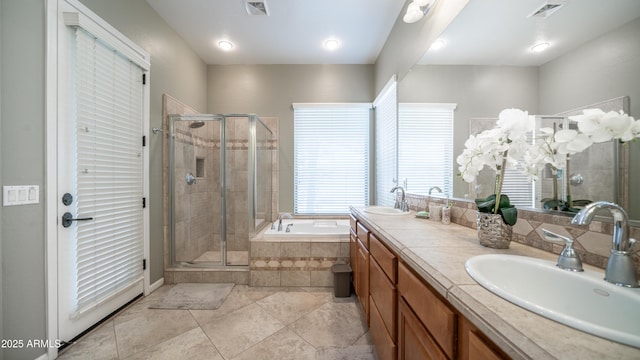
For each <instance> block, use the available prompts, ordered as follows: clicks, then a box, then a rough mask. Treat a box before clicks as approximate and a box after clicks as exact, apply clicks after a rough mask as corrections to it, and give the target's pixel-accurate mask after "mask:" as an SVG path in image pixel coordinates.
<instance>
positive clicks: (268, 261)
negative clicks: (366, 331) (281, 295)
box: [249, 229, 349, 287]
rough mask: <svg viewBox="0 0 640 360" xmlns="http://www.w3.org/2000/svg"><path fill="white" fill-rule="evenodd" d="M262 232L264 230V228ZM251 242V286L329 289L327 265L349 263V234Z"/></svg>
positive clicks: (262, 238)
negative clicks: (317, 287)
mask: <svg viewBox="0 0 640 360" xmlns="http://www.w3.org/2000/svg"><path fill="white" fill-rule="evenodd" d="M265 230H266V229H265ZM263 233H264V231H263V232H261V233H260V234H258V235H257V236H256V237H255V238H253V239H252V240H251V246H250V253H249V269H250V273H251V275H250V281H249V284H250V285H251V286H319V287H330V286H333V273H332V272H331V266H333V264H335V263H336V262H342V263H348V262H349V234H348V233H347V234H345V235H324V236H306V235H298V236H295V237H291V236H282V237H277V236H269V237H266V236H264V234H263Z"/></svg>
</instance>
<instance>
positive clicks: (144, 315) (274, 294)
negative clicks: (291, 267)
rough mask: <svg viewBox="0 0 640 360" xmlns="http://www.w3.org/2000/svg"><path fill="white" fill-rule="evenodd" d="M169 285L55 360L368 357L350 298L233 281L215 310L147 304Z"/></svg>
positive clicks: (315, 290) (353, 359) (328, 292)
mask: <svg viewBox="0 0 640 360" xmlns="http://www.w3.org/2000/svg"><path fill="white" fill-rule="evenodd" d="M171 286H172V285H165V286H163V287H162V288H160V289H158V290H157V291H155V292H154V293H152V294H151V295H149V296H148V297H146V298H143V299H140V300H138V301H137V302H136V303H134V304H133V305H131V306H130V307H128V308H127V309H125V310H123V311H122V312H121V313H119V314H118V315H116V316H115V317H114V318H113V319H110V320H109V321H107V322H105V323H104V324H102V325H101V326H99V327H98V328H96V329H95V330H93V331H92V332H91V333H89V334H87V335H86V336H84V337H83V338H82V339H80V340H79V341H77V342H76V343H75V344H73V345H72V346H69V347H68V348H67V349H65V350H63V351H62V352H61V354H60V356H59V359H64V360H68V359H82V360H86V359H95V360H98V359H126V360H134V359H136V360H138V359H153V360H163V359H171V360H176V359H189V360H199V359H203V360H205V359H207V360H244V359H247V360H254V359H278V360H287V359H292V360H294V359H295V360H304V359H312V360H343V359H344V360H369V359H372V360H375V359H376V356H375V351H374V349H373V346H371V339H370V337H369V333H368V332H367V327H366V324H365V323H364V321H363V320H362V313H361V309H360V307H359V306H358V302H357V300H356V298H355V296H352V297H350V298H334V297H333V293H332V289H331V288H265V287H249V286H246V285H236V286H235V287H234V288H233V290H232V292H231V294H230V295H229V296H228V297H227V299H226V300H225V302H224V303H223V304H222V306H221V307H220V308H218V309H217V310H158V309H148V305H149V304H150V302H151V301H155V300H157V299H158V297H161V296H163V295H164V294H166V292H167V291H168V290H169V289H171Z"/></svg>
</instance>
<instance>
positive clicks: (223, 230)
mask: <svg viewBox="0 0 640 360" xmlns="http://www.w3.org/2000/svg"><path fill="white" fill-rule="evenodd" d="M168 118H169V173H168V181H169V187H168V191H169V197H168V198H169V209H168V210H169V224H168V230H169V262H170V264H168V265H169V267H172V268H175V267H184V265H182V264H181V263H180V262H178V261H176V249H175V239H176V233H175V231H176V228H175V224H176V216H175V202H176V199H175V196H174V195H175V184H176V181H179V180H177V179H175V121H176V120H177V121H204V122H205V123H207V122H211V121H217V122H218V126H219V128H220V144H221V145H220V166H219V173H218V176H219V177H220V188H219V191H220V199H221V201H220V261H219V262H213V265H214V266H209V264H201V265H199V264H193V266H192V267H193V268H212V267H220V266H222V267H227V238H226V234H227V224H226V223H227V212H226V191H225V190H226V172H227V171H226V170H227V169H226V161H225V158H226V131H225V123H226V118H225V115H222V114H190V115H179V114H170V115H168ZM194 171H195V170H194Z"/></svg>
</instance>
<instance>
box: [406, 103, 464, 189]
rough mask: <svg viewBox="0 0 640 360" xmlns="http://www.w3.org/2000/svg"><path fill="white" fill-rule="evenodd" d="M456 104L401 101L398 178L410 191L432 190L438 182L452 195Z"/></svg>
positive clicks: (440, 186)
mask: <svg viewBox="0 0 640 360" xmlns="http://www.w3.org/2000/svg"><path fill="white" fill-rule="evenodd" d="M455 108H456V105H455V104H427V103H424V104H409V103H400V104H399V107H398V179H400V181H401V184H403V185H404V186H405V187H406V190H407V191H408V192H411V193H415V194H428V193H429V189H430V188H431V187H433V186H437V187H439V188H440V189H441V190H442V192H443V193H444V195H446V196H452V192H453V188H452V185H453V170H452V169H453V166H454V164H453V111H454V110H455Z"/></svg>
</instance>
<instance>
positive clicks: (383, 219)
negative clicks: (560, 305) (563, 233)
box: [351, 207, 640, 360]
mask: <svg viewBox="0 0 640 360" xmlns="http://www.w3.org/2000/svg"><path fill="white" fill-rule="evenodd" d="M351 211H352V213H353V215H354V216H355V217H356V218H357V219H358V220H359V221H361V222H362V223H363V224H364V225H365V226H366V227H367V229H369V230H370V231H371V232H373V233H374V234H375V235H376V236H377V237H378V238H380V240H381V241H383V242H384V243H385V244H386V245H387V246H388V247H389V248H390V249H392V250H393V251H394V252H395V253H396V254H398V256H399V257H400V258H401V259H402V260H403V261H404V262H405V263H406V264H407V265H409V266H410V267H412V268H413V270H414V271H415V272H416V273H417V274H419V275H420V276H422V278H423V279H424V280H425V281H426V282H427V283H429V284H430V285H431V286H432V287H433V288H434V289H435V290H436V291H438V292H439V293H440V294H441V295H442V296H443V297H444V298H446V299H447V300H448V301H449V302H450V303H451V305H452V306H453V307H454V308H455V309H456V310H457V311H459V312H460V313H461V314H462V315H463V316H464V317H466V318H467V319H468V320H469V321H471V322H472V323H473V324H474V325H475V326H476V327H478V328H479V329H480V330H481V331H482V332H483V333H485V334H486V335H487V337H488V338H490V339H491V340H492V341H493V342H494V343H495V344H496V345H498V346H499V347H500V348H501V349H502V350H503V351H505V353H507V354H508V355H509V356H511V357H512V358H514V359H594V360H595V359H640V349H636V348H633V347H630V346H626V345H622V344H618V343H616V342H612V341H609V340H606V339H603V338H600V337H597V336H594V335H590V334H588V333H585V332H582V331H580V330H576V329H573V328H570V327H568V326H565V325H563V324H560V323H557V322H555V321H553V320H549V319H547V318H544V317H542V316H540V315H537V314H535V313H533V312H531V311H529V310H525V309H523V308H520V307H519V306H517V305H514V304H512V303H510V302H508V301H506V300H504V299H502V298H501V297H499V296H497V295H494V294H493V293H491V292H489V291H488V290H486V289H485V288H483V287H482V286H480V285H478V283H476V282H475V281H474V280H473V279H472V278H471V277H470V276H469V275H468V274H467V272H466V270H465V268H464V263H465V261H467V259H469V258H471V257H473V256H476V255H481V254H497V253H501V254H513V255H523V256H530V257H535V258H541V259H546V260H550V261H556V260H557V255H554V254H551V253H548V252H545V251H542V250H539V249H536V248H533V247H529V246H526V245H522V244H519V243H516V242H512V243H511V246H510V248H509V249H504V250H498V249H490V248H486V247H483V246H481V245H480V244H479V243H478V239H477V233H476V231H475V230H473V229H470V228H467V227H464V226H460V225H456V224H454V223H451V224H449V225H444V224H442V223H440V222H435V221H430V220H424V219H418V218H416V217H415V216H414V215H415V213H412V214H409V215H394V216H389V215H377V214H372V213H367V212H365V211H364V208H356V207H352V208H351ZM584 267H585V269H591V270H594V271H599V272H602V273H603V276H604V270H602V269H598V268H596V267H593V266H589V265H586V264H585V266H584ZM505 271H508V269H505ZM603 281H604V280H603ZM601 310H602V311H607V309H601ZM638 312H640V309H638Z"/></svg>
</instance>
